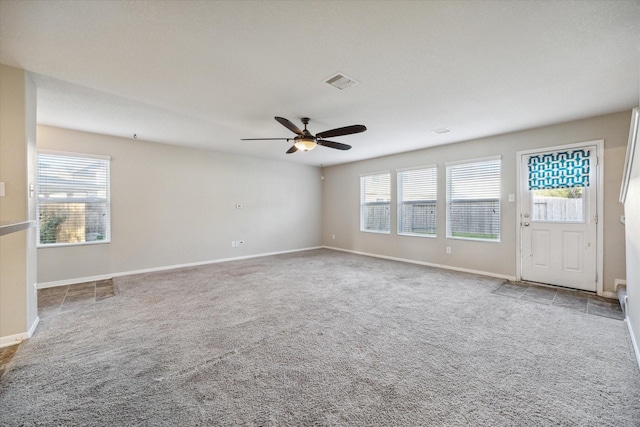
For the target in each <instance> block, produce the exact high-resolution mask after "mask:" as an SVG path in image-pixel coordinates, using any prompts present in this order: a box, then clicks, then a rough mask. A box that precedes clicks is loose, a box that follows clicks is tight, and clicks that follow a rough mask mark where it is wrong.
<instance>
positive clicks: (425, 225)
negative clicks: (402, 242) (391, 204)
mask: <svg viewBox="0 0 640 427" xmlns="http://www.w3.org/2000/svg"><path fill="white" fill-rule="evenodd" d="M437 192H438V169H437V167H436V166H428V167H424V168H420V169H412V170H404V171H399V172H398V234H408V235H419V236H424V235H431V236H435V234H436V224H437V220H436V211H437V210H436V207H437V206H436V200H437Z"/></svg>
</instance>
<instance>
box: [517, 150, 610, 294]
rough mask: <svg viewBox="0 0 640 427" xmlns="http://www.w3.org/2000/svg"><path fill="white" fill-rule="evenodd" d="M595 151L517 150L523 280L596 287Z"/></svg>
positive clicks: (587, 289) (570, 286)
mask: <svg viewBox="0 0 640 427" xmlns="http://www.w3.org/2000/svg"><path fill="white" fill-rule="evenodd" d="M596 154H597V148H596V146H584V147H578V148H571V149H563V150H557V151H548V152H544V153H534V154H522V155H521V168H520V170H521V174H522V176H521V177H520V183H521V186H520V187H521V188H520V201H521V206H520V212H521V213H520V231H521V233H520V236H521V241H520V243H521V248H520V254H521V258H522V259H521V278H522V280H525V281H532V282H540V283H547V284H551V285H557V286H564V287H569V288H574V289H582V290H586V291H596V284H597V264H598V263H597V245H596V238H597V221H598V218H597V204H596V202H597V200H596V195H597V191H596V185H597V182H596V179H597V176H598V174H597V173H596V170H597V167H598V161H597V157H596Z"/></svg>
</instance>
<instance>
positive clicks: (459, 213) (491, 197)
mask: <svg viewBox="0 0 640 427" xmlns="http://www.w3.org/2000/svg"><path fill="white" fill-rule="evenodd" d="M447 237H457V238H467V239H479V240H494V241H498V240H499V239H500V159H499V158H490V159H483V160H477V161H471V162H466V163H455V164H447Z"/></svg>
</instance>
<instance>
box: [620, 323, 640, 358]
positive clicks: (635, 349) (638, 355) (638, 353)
mask: <svg viewBox="0 0 640 427" xmlns="http://www.w3.org/2000/svg"><path fill="white" fill-rule="evenodd" d="M624 321H625V322H626V323H627V328H628V329H629V335H631V345H632V347H633V352H634V353H635V355H636V362H638V369H640V349H639V348H638V342H637V341H636V336H635V334H634V333H633V327H632V326H631V321H630V320H629V317H627V318H626V319H624Z"/></svg>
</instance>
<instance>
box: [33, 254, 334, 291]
mask: <svg viewBox="0 0 640 427" xmlns="http://www.w3.org/2000/svg"><path fill="white" fill-rule="evenodd" d="M314 249H322V246H314V247H311V248H302V249H293V250H288V251H279V252H268V253H261V254H255V255H245V256H239V257H233V258H220V259H214V260H209V261H199V262H191V263H187V264H174V265H167V266H163V267H153V268H145V269H141V270H131V271H121V272H117V273H110V274H101V275H98V276H86V277H76V278H73V279H64V280H56V281H52V282H43V283H38V285H37V288H38V289H44V288H53V287H56V286H66V285H74V284H76V283H85V282H95V281H97V280H106V279H111V278H112V277H122V276H131V275H134V274H143V273H155V272H158V271H166V270H175V269H178V268H186V267H197V266H200V265H207V264H218V263H221V262H230V261H239V260H243V259H251V258H261V257H265V256H273V255H282V254H290V253H295V252H304V251H311V250H314Z"/></svg>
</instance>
